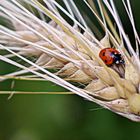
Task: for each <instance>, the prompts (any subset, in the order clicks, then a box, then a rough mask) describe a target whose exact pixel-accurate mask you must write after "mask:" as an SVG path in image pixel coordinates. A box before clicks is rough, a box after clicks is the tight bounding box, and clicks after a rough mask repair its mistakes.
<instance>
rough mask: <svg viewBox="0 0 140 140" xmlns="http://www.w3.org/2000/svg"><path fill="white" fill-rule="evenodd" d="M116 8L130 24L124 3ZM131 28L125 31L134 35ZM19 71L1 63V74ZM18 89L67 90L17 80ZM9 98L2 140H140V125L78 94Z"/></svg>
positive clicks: (0, 114) (2, 111) (3, 98)
mask: <svg viewBox="0 0 140 140" xmlns="http://www.w3.org/2000/svg"><path fill="white" fill-rule="evenodd" d="M79 5H80V2H79ZM116 5H117V6H118V8H119V12H120V15H121V17H122V19H123V23H124V25H127V23H128V19H127V18H126V16H125V14H124V12H122V11H123V8H122V5H121V4H120V0H118V1H116ZM132 6H133V9H134V11H133V12H134V14H135V19H136V21H137V28H138V31H139V30H140V26H139V25H140V24H139V23H140V18H139V6H140V1H138V0H134V1H133V3H132ZM122 13H123V14H122ZM85 14H86V13H85ZM91 26H92V25H91ZM129 26H130V25H128V26H125V28H126V29H127V32H128V33H130V34H131V32H130V28H128V27H129ZM15 69H16V68H15V67H13V66H9V65H8V64H6V63H4V62H1V61H0V74H6V73H8V72H11V71H13V70H15ZM12 81H13V80H7V81H4V82H1V83H0V91H2V90H11V89H10V87H11V83H12ZM14 89H15V90H30V91H65V90H64V89H63V88H61V87H58V86H56V85H54V84H51V83H48V82H40V83H38V82H33V81H28V82H27V81H15V85H14ZM14 89H12V90H14ZM8 97H9V95H4V94H3V95H0V140H102V139H108V140H128V139H139V138H140V134H139V130H140V123H136V122H132V121H130V120H128V119H126V118H123V117H121V116H118V115H116V114H114V113H112V112H110V111H108V110H105V109H103V108H101V107H100V106H98V105H96V104H94V103H91V102H89V101H86V100H84V99H83V98H81V97H79V96H76V95H37V94H34V95H23V94H21V95H13V97H12V98H11V99H10V100H8Z"/></svg>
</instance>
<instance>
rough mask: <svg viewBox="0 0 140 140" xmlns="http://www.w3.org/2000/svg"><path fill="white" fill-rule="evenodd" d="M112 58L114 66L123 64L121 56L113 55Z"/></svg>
mask: <svg viewBox="0 0 140 140" xmlns="http://www.w3.org/2000/svg"><path fill="white" fill-rule="evenodd" d="M113 58H114V63H115V64H124V59H123V58H122V56H121V54H114V55H113Z"/></svg>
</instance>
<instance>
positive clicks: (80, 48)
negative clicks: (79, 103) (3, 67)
mask: <svg viewBox="0 0 140 140" xmlns="http://www.w3.org/2000/svg"><path fill="white" fill-rule="evenodd" d="M43 2H44V4H41V3H40V2H38V1H37V0H31V1H28V0H21V1H20V0H19V1H18V0H10V1H9V0H0V16H2V17H4V18H6V19H7V20H9V21H11V23H12V26H14V30H12V29H9V28H7V27H4V26H2V25H0V49H1V50H5V51H7V52H9V53H8V54H6V55H0V60H2V61H5V62H7V63H10V64H12V65H15V66H17V67H19V68H21V69H22V70H20V71H16V72H13V73H9V74H7V75H2V76H1V81H3V80H5V79H7V78H11V77H12V78H18V77H21V75H22V78H25V79H26V78H27V79H34V80H49V81H51V82H53V83H56V84H58V85H60V86H62V87H64V88H66V89H68V90H70V91H71V92H73V93H76V94H78V95H80V96H82V97H84V98H85V99H87V100H90V101H93V102H96V103H97V104H99V105H101V106H103V107H104V108H107V109H109V110H111V111H113V112H115V113H117V114H120V115H122V116H124V117H127V118H129V119H131V120H133V121H140V116H139V115H140V94H139V92H140V89H139V80H140V77H139V72H140V61H139V49H138V46H139V43H140V40H139V37H138V34H137V31H136V28H135V23H134V19H133V15H132V9H131V5H130V2H129V0H127V1H124V0H123V1H122V2H123V4H124V8H125V9H126V12H127V14H128V17H129V18H130V22H131V24H132V28H133V32H134V36H135V41H136V52H135V51H134V49H133V48H132V45H131V43H130V41H129V39H128V36H127V35H126V34H125V31H124V29H123V26H122V24H121V21H120V19H119V16H118V13H117V10H116V8H115V4H114V2H113V1H110V2H108V1H107V0H102V1H100V0H97V1H96V3H97V4H98V5H96V6H98V8H99V9H100V11H98V10H96V6H95V4H94V3H93V2H92V1H90V0H89V1H88V0H87V1H85V0H83V4H84V5H86V6H87V7H88V8H89V9H90V10H91V12H92V13H93V15H94V17H96V20H97V21H98V22H99V23H100V25H101V27H102V28H103V30H104V32H105V35H104V37H103V38H102V39H99V38H97V37H96V36H95V34H94V33H93V32H92V31H91V30H90V28H89V27H88V25H87V23H86V21H85V20H84V18H83V17H82V15H81V13H80V11H79V10H78V8H77V7H76V4H75V2H74V1H73V0H70V1H66V0H63V2H64V4H65V6H66V9H64V8H63V7H62V6H61V5H60V4H59V3H57V2H56V1H55V0H43ZM25 7H26V8H25ZM35 9H36V11H35V12H37V13H38V15H39V17H37V16H36V14H35V13H34V12H33V11H32V10H35ZM107 9H108V10H107ZM60 11H61V12H62V13H64V14H65V15H67V16H68V17H69V18H70V19H71V20H72V21H73V24H72V25H70V24H69V23H68V22H67V21H66V20H65V19H64V18H63V17H62V16H61V14H60V13H61V12H60ZM108 12H110V14H111V15H112V17H113V18H114V19H113V20H114V21H113V22H115V23H116V26H117V30H118V31H117V30H116V29H115V27H114V26H113V24H114V23H113V22H112V21H111V19H110V17H109V14H108ZM100 15H101V16H100ZM48 18H49V21H48ZM91 18H92V17H91ZM93 24H94V23H93ZM94 32H96V31H94ZM124 44H126V45H124ZM125 46H127V47H128V51H127V50H126V48H125ZM109 47H115V48H116V49H118V50H119V51H120V52H121V54H122V56H123V57H124V60H125V65H119V66H116V65H115V64H114V65H112V66H111V67H108V66H106V65H105V64H104V63H103V61H102V60H101V59H100V57H99V52H100V50H101V49H103V48H109ZM15 56H16V57H17V58H19V59H22V60H23V61H24V62H26V64H28V66H27V65H23V63H22V64H21V63H20V62H18V61H14V60H13V59H12V58H13V57H15ZM29 56H34V57H35V61H32V60H30V59H29V58H28V57H29ZM49 69H54V70H56V72H54V73H53V72H50V71H49ZM29 72H31V73H32V75H28V73H29ZM24 74H26V75H24ZM72 83H76V84H77V85H81V86H80V87H81V88H80V87H77V86H75V85H73V84H72Z"/></svg>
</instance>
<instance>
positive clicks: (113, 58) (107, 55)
mask: <svg viewBox="0 0 140 140" xmlns="http://www.w3.org/2000/svg"><path fill="white" fill-rule="evenodd" d="M99 57H100V58H101V59H102V60H103V61H104V63H105V64H106V65H107V66H111V65H113V64H117V65H119V64H124V59H123V58H122V55H121V54H120V52H119V51H117V50H116V49H114V48H105V49H102V50H101V51H100V53H99Z"/></svg>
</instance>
